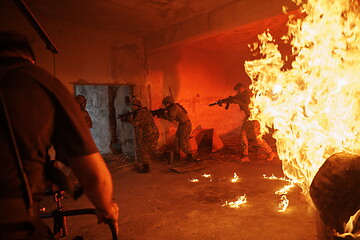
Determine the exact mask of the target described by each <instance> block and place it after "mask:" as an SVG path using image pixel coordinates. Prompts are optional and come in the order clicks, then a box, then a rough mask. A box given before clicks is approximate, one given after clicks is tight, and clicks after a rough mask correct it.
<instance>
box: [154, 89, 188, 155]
mask: <svg viewBox="0 0 360 240" xmlns="http://www.w3.org/2000/svg"><path fill="white" fill-rule="evenodd" d="M162 104H163V105H164V107H165V109H166V111H165V112H164V115H162V116H160V117H161V118H163V119H166V120H168V121H170V122H172V121H174V120H175V121H177V122H178V123H179V125H178V128H177V130H176V134H175V139H174V146H175V159H180V149H181V150H182V151H183V152H184V153H185V154H186V158H187V160H194V159H193V156H192V153H191V151H190V145H189V138H190V134H191V121H190V119H189V116H188V114H187V111H186V110H185V108H184V107H183V106H181V105H180V104H178V103H174V98H172V97H171V96H167V97H165V98H164V99H163V101H162Z"/></svg>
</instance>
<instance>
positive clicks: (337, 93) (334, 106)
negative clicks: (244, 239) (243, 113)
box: [245, 0, 360, 226]
mask: <svg viewBox="0 0 360 240" xmlns="http://www.w3.org/2000/svg"><path fill="white" fill-rule="evenodd" d="M293 1H294V2H295V3H296V4H297V5H298V6H299V8H300V10H301V12H302V14H303V17H302V18H298V19H296V18H295V17H293V16H290V17H289V22H288V34H287V36H284V37H283V38H282V40H284V42H285V43H286V44H291V47H292V53H291V55H293V56H294V57H295V59H294V60H293V62H292V63H291V68H287V69H285V68H284V64H285V61H286V60H287V59H289V57H290V56H282V54H281V52H280V51H279V49H278V44H277V43H276V40H275V39H274V38H273V37H272V36H271V34H270V32H269V31H267V32H265V33H263V34H261V35H259V40H260V44H254V45H253V50H256V51H259V52H260V54H262V56H263V58H262V59H257V60H254V61H247V62H245V70H246V72H247V74H248V75H249V77H250V78H251V80H252V84H251V86H250V88H251V89H252V91H253V93H254V95H253V97H252V105H251V107H252V110H251V119H257V120H259V121H260V123H261V131H262V133H263V134H264V133H267V132H268V128H272V127H273V128H274V130H275V132H274V135H273V136H274V138H275V139H276V140H277V141H276V144H277V151H278V155H279V158H280V159H281V160H282V168H283V171H284V174H285V175H286V176H287V177H288V178H290V179H292V180H296V181H297V182H298V183H299V185H300V187H301V188H302V190H303V192H304V193H308V191H309V187H310V184H311V182H312V180H313V178H314V176H315V174H316V172H317V171H318V169H319V167H320V166H321V165H322V164H323V163H324V161H325V160H326V159H327V158H328V157H329V156H330V155H332V154H334V153H337V152H347V153H352V154H358V155H359V154H360V133H359V126H360V98H359V96H360V95H359V94H360V81H359V77H358V76H359V69H360V49H359V48H360V37H359V36H360V25H359V24H358V23H359V22H360V14H359V13H360V7H359V3H358V1H356V0H331V1H329V0H306V1H305V0H293ZM348 225H349V224H348ZM348 225H347V226H348Z"/></svg>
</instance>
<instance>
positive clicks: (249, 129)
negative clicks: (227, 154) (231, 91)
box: [232, 86, 273, 156]
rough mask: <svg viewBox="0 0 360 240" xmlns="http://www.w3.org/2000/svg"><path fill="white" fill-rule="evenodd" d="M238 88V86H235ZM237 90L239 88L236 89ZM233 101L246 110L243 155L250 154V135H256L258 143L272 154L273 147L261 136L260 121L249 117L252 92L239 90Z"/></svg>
mask: <svg viewBox="0 0 360 240" xmlns="http://www.w3.org/2000/svg"><path fill="white" fill-rule="evenodd" d="M235 88H236V86H235ZM235 90H237V89H235ZM232 103H236V104H238V105H239V108H240V110H242V111H244V113H245V115H246V118H245V120H244V123H243V126H242V130H241V142H242V147H243V155H244V156H247V155H248V154H249V141H248V136H250V135H254V136H255V139H256V142H257V144H258V145H259V146H260V147H261V148H262V149H263V150H264V151H265V152H266V153H267V154H268V155H269V154H272V153H273V151H272V149H271V147H270V146H269V145H268V144H267V142H265V140H264V139H263V138H262V136H261V132H260V123H259V121H257V120H252V121H250V120H249V119H248V118H249V116H250V109H249V104H250V94H249V92H248V91H247V90H245V91H243V92H238V93H237V94H236V96H235V99H234V100H233V102H232Z"/></svg>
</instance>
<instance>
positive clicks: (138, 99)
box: [131, 98, 141, 107]
mask: <svg viewBox="0 0 360 240" xmlns="http://www.w3.org/2000/svg"><path fill="white" fill-rule="evenodd" d="M131 105H135V106H138V107H141V100H140V98H133V100H132V101H131Z"/></svg>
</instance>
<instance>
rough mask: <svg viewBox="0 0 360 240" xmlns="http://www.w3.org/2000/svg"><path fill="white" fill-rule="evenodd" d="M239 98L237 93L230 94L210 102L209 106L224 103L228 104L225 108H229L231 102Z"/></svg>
mask: <svg viewBox="0 0 360 240" xmlns="http://www.w3.org/2000/svg"><path fill="white" fill-rule="evenodd" d="M237 99H238V97H237V96H236V95H235V96H229V97H227V98H224V99H220V100H217V101H216V102H214V103H210V104H209V106H210V107H211V106H214V105H219V106H220V107H221V106H222V105H223V104H226V106H225V109H226V110H228V109H229V107H230V103H232V102H233V101H234V100H237Z"/></svg>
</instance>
